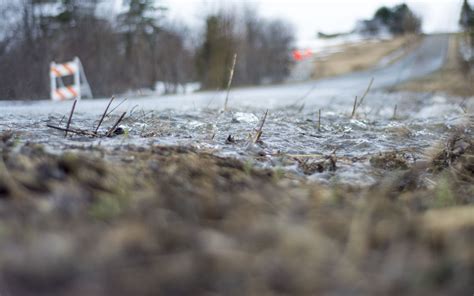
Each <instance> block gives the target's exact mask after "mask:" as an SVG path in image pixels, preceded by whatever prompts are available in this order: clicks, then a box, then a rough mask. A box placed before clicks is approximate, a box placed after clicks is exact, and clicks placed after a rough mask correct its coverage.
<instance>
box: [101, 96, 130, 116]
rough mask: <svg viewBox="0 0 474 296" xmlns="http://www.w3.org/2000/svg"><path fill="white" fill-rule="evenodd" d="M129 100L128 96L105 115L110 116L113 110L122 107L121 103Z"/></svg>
mask: <svg viewBox="0 0 474 296" xmlns="http://www.w3.org/2000/svg"><path fill="white" fill-rule="evenodd" d="M126 100H127V98H125V99H123V100H122V101H121V102H120V103H119V104H118V105H117V106H115V107H114V108H113V109H112V110H110V112H109V113H107V114H106V115H105V117H107V116H109V115H110V114H112V112H114V111H115V110H117V108H118V107H120V105H122V104H123V103H125V101H126Z"/></svg>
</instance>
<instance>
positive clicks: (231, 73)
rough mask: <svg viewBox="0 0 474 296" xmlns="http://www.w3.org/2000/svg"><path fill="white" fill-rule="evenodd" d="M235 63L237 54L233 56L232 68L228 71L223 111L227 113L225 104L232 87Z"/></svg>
mask: <svg viewBox="0 0 474 296" xmlns="http://www.w3.org/2000/svg"><path fill="white" fill-rule="evenodd" d="M236 63H237V54H234V60H233V61H232V68H231V69H230V75H229V80H228V81H227V95H226V97H225V103H224V111H227V103H228V102H229V94H230V87H231V86H232V79H233V78H234V70H235V64H236Z"/></svg>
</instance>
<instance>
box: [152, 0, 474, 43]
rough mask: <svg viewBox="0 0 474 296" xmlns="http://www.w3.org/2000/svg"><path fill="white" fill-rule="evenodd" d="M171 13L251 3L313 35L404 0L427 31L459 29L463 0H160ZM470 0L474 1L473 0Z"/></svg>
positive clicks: (198, 21)
mask: <svg viewBox="0 0 474 296" xmlns="http://www.w3.org/2000/svg"><path fill="white" fill-rule="evenodd" d="M161 2H162V3H164V4H165V5H166V6H167V7H168V8H169V12H168V13H169V16H170V17H171V18H176V19H179V20H180V21H181V22H184V23H186V24H188V25H191V26H195V25H202V19H203V16H204V15H206V12H207V11H209V10H211V11H212V10H215V9H217V8H219V7H226V6H227V7H228V6H231V7H234V6H238V5H244V4H250V5H253V6H254V7H256V8H257V9H258V11H259V12H260V14H261V15H263V16H267V17H280V18H284V19H287V20H289V21H290V22H291V23H293V24H294V26H295V29H296V32H297V36H298V39H299V40H300V41H301V40H307V39H311V38H313V37H314V36H315V35H316V33H317V32H318V31H322V32H325V33H335V32H344V31H350V30H351V29H353V27H354V25H355V23H356V21H357V20H360V19H368V18H371V17H372V16H373V14H374V12H375V11H376V9H377V8H378V7H380V6H382V5H386V6H393V5H396V4H399V3H402V2H405V3H407V4H408V5H409V7H411V8H412V9H413V10H414V11H415V13H417V14H418V15H419V16H421V17H422V18H423V29H424V31H425V32H429V33H431V32H446V31H455V30H457V29H458V18H459V13H460V7H461V5H462V0H432V1H429V0H406V1H403V0H352V1H350V0H332V1H331V0H312V1H311V0H240V1H238V0H161ZM471 2H473V1H472V0H471Z"/></svg>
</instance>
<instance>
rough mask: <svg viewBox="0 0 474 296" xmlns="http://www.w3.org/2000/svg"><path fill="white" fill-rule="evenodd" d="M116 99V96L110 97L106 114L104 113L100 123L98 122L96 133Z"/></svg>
mask: <svg viewBox="0 0 474 296" xmlns="http://www.w3.org/2000/svg"><path fill="white" fill-rule="evenodd" d="M114 100H115V97H114V96H112V97H111V98H110V101H109V103H108V104H107V108H105V111H104V114H102V117H101V118H100V120H99V123H98V124H97V127H96V128H95V131H94V134H97V131H98V130H99V128H100V125H101V124H102V121H104V118H105V115H107V111H109V108H110V105H111V104H112V102H113V101H114Z"/></svg>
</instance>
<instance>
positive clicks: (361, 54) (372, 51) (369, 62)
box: [313, 35, 419, 79]
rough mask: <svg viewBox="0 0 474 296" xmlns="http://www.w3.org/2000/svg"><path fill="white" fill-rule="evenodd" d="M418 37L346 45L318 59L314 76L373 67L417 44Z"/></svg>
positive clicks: (338, 73)
mask: <svg viewBox="0 0 474 296" xmlns="http://www.w3.org/2000/svg"><path fill="white" fill-rule="evenodd" d="M418 38H419V37H416V36H412V35H409V36H402V37H396V38H394V39H391V40H382V41H377V42H370V41H365V42H362V43H354V44H347V45H344V46H342V48H341V49H340V52H336V53H334V54H331V55H329V56H328V57H322V58H318V59H317V60H316V62H315V70H314V74H313V78H315V79H320V78H325V77H332V76H337V75H342V74H348V73H352V72H355V71H362V70H367V69H370V68H373V67H375V66H377V65H378V63H379V62H380V61H381V60H382V59H383V58H385V57H387V56H389V55H390V54H392V53H394V52H396V51H398V50H405V51H406V50H409V49H410V48H411V47H412V46H416V44H417V43H418V41H417V40H418ZM402 55H403V52H401V53H400V55H397V56H394V57H393V59H392V60H391V61H390V62H394V61H395V60H397V59H398V58H400V57H401V56H402Z"/></svg>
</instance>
